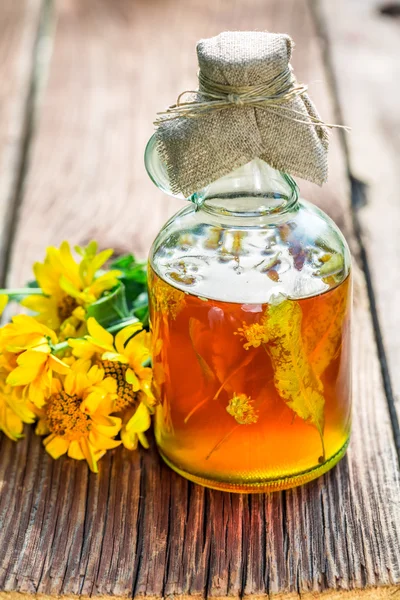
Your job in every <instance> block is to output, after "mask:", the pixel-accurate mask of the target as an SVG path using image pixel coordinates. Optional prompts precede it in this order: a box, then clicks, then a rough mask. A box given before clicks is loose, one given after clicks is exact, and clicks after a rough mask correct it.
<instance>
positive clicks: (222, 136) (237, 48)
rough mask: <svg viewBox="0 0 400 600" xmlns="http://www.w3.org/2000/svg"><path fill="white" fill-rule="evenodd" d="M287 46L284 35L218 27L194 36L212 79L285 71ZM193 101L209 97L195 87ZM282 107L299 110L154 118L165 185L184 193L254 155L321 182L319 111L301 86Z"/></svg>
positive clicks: (242, 80)
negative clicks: (209, 34) (207, 36)
mask: <svg viewBox="0 0 400 600" xmlns="http://www.w3.org/2000/svg"><path fill="white" fill-rule="evenodd" d="M292 47H293V42H292V40H291V38H290V37H289V36H288V35H284V34H275V33H265V32H224V33H221V34H220V35H217V36H216V37H213V38H210V39H204V40H200V41H199V42H198V44H197V56H198V62H199V68H200V73H203V74H204V75H205V76H206V77H207V78H208V79H209V80H212V81H215V82H217V83H219V84H229V85H231V86H248V85H251V86H253V85H257V84H262V83H264V82H269V81H271V80H273V79H274V78H276V77H277V76H278V75H279V74H280V73H282V72H283V71H285V70H287V68H288V65H289V61H290V58H291V54H292ZM192 99H194V100H207V101H209V98H205V97H202V96H201V86H200V87H199V95H197V96H195V97H194V98H193V97H192ZM285 107H286V108H291V109H294V110H295V111H298V113H300V114H297V113H293V114H294V115H295V118H296V120H293V119H292V118H288V116H287V115H288V111H287V110H286V111H282V114H281V113H279V111H278V112H277V111H275V110H274V109H273V108H269V107H266V109H264V108H255V107H253V106H237V105H235V104H232V105H231V106H229V107H228V108H226V109H225V110H218V111H214V110H209V111H207V112H206V113H204V114H202V115H200V116H196V117H195V118H193V117H186V116H183V117H181V116H180V117H179V118H174V119H172V120H165V121H164V120H162V119H161V120H160V122H158V123H157V138H158V151H159V152H160V154H161V156H162V158H163V160H164V161H165V163H166V165H167V168H168V174H169V178H170V182H171V187H172V190H173V191H174V192H176V193H179V192H182V193H183V194H184V195H185V196H186V197H187V196H189V195H191V194H192V193H194V192H195V191H198V190H200V189H201V188H203V187H205V186H206V185H208V184H210V183H211V182H213V181H215V180H216V179H218V178H219V177H222V176H224V175H227V174H228V173H230V172H231V171H233V170H234V169H236V168H238V167H240V166H242V165H244V164H246V163H248V162H249V161H251V160H252V159H253V158H256V157H259V158H261V159H263V160H265V161H266V162H267V163H268V164H270V165H271V166H272V167H274V168H275V169H279V170H280V171H284V172H286V173H289V174H291V175H295V176H298V177H302V178H304V179H308V180H309V181H312V182H314V183H317V184H320V185H321V184H322V183H324V182H325V181H326V180H327V174H328V168H327V152H328V130H327V128H326V127H325V126H322V125H315V123H313V122H312V119H311V118H314V119H319V115H318V113H317V111H316V109H315V107H314V105H313V103H312V102H311V100H310V98H309V97H308V95H307V94H306V93H305V92H304V93H302V94H301V95H297V96H295V97H294V98H292V99H290V100H289V101H288V102H286V103H285ZM289 115H290V111H289ZM310 117H311V118H310ZM298 120H301V121H305V122H306V123H299V122H298Z"/></svg>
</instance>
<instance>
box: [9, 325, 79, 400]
mask: <svg viewBox="0 0 400 600" xmlns="http://www.w3.org/2000/svg"><path fill="white" fill-rule="evenodd" d="M57 341H58V340H57V336H56V335H55V333H54V331H52V330H51V329H49V328H48V327H46V326H45V325H42V324H41V323H38V322H37V321H36V320H35V319H34V318H33V317H30V316H28V315H17V316H15V317H13V320H12V323H8V324H7V325H5V326H4V327H3V328H2V329H1V331H0V344H1V346H2V348H3V353H2V359H1V360H0V365H2V366H3V368H5V370H7V371H9V374H8V376H7V380H6V382H7V384H9V385H10V386H12V387H18V388H22V390H23V394H24V395H26V396H27V398H28V399H29V400H30V401H31V402H32V403H33V404H34V405H36V406H37V407H38V408H40V407H41V406H43V404H44V402H45V399H46V396H47V395H48V394H49V393H50V390H51V384H52V378H53V372H55V373H59V374H65V373H67V372H68V369H69V367H68V365H66V364H65V363H63V362H62V361H61V360H60V359H59V358H57V357H56V356H55V355H54V354H52V345H53V344H56V343H57ZM12 355H14V356H12ZM11 356H12V359H13V364H11ZM5 359H6V360H7V364H5V363H4V361H5Z"/></svg>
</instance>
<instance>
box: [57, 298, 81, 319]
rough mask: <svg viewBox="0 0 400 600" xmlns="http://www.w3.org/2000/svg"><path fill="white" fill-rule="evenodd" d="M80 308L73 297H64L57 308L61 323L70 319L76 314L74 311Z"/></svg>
mask: <svg viewBox="0 0 400 600" xmlns="http://www.w3.org/2000/svg"><path fill="white" fill-rule="evenodd" d="M77 307H78V303H77V301H76V300H75V298H73V297H72V296H64V298H63V299H62V300H61V302H60V303H59V304H58V306H57V312H58V316H59V317H60V319H61V321H65V319H68V317H70V316H71V315H72V313H73V312H74V310H75V309H76V308H77Z"/></svg>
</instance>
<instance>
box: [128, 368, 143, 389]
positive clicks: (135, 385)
mask: <svg viewBox="0 0 400 600" xmlns="http://www.w3.org/2000/svg"><path fill="white" fill-rule="evenodd" d="M125 379H126V381H127V382H128V383H130V384H131V386H132V389H133V391H134V392H137V391H138V390H139V389H140V383H139V379H138V378H137V376H136V374H135V372H134V371H133V370H132V369H127V371H126V373H125Z"/></svg>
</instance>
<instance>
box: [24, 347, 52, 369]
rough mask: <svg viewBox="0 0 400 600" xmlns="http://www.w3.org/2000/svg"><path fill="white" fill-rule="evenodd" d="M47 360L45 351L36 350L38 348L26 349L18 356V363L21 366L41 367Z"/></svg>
mask: <svg viewBox="0 0 400 600" xmlns="http://www.w3.org/2000/svg"><path fill="white" fill-rule="evenodd" d="M46 361H47V354H46V353H45V352H41V351H39V352H36V350H26V351H25V352H23V353H22V354H20V355H19V356H18V358H17V363H18V364H19V365H20V366H21V367H24V368H25V367H32V368H40V367H41V366H42V365H43V364H44V363H45V362H46Z"/></svg>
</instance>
